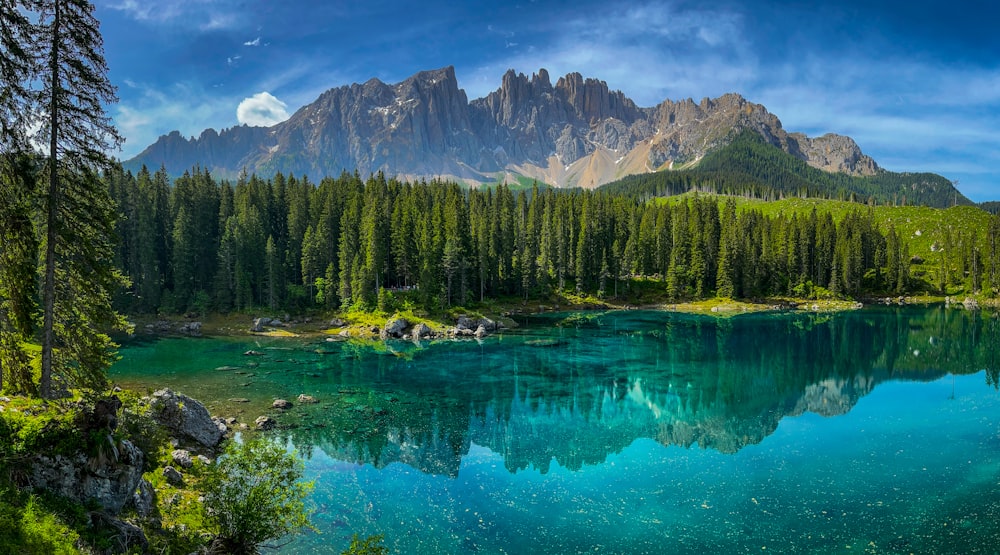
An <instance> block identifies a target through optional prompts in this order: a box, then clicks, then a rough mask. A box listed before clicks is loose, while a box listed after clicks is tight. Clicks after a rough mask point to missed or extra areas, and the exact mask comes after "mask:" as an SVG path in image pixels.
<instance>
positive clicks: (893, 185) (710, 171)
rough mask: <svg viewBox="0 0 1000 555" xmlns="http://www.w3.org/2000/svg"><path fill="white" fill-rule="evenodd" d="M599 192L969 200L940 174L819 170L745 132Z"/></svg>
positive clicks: (927, 202)
mask: <svg viewBox="0 0 1000 555" xmlns="http://www.w3.org/2000/svg"><path fill="white" fill-rule="evenodd" d="M602 190H606V191H608V192H612V193H620V194H625V195H629V196H633V197H638V198H652V197H657V196H669V195H675V194H681V193H684V192H687V191H692V190H699V191H704V192H712V193H722V194H732V195H741V196H750V197H754V198H760V199H767V200H775V199H781V198H788V197H802V198H825V199H839V200H853V201H857V202H872V203H874V204H890V205H922V206H933V207H938V208H945V207H948V206H954V205H972V204H973V203H972V201H970V200H969V199H967V198H966V197H965V196H963V195H962V194H961V193H960V192H958V190H957V189H955V187H954V186H953V185H952V183H951V182H950V181H949V180H948V179H946V178H944V177H942V176H940V175H936V174H932V173H897V172H890V171H884V170H883V171H880V172H879V173H877V174H876V175H873V176H867V177H857V176H851V175H847V174H842V173H830V172H825V171H822V170H818V169H816V168H813V167H811V166H809V165H808V164H806V163H805V162H804V161H802V160H799V159H798V158H796V157H795V156H792V155H791V154H788V153H786V152H784V151H782V150H781V149H779V148H777V147H775V146H773V145H771V144H769V143H767V142H766V141H765V140H764V139H763V138H762V137H761V136H760V135H757V134H756V133H753V132H750V131H745V132H743V133H741V134H739V135H737V136H736V137H735V138H734V139H733V141H732V142H731V143H729V144H728V145H726V146H724V147H722V148H719V149H718V150H715V151H713V152H710V153H709V154H707V155H705V157H704V158H702V160H701V161H700V162H699V163H698V165H697V166H696V167H695V168H693V169H690V170H684V171H661V172H655V173H649V174H642V175H632V176H628V177H626V178H623V179H621V180H619V181H616V182H613V183H609V184H607V185H605V186H604V187H602Z"/></svg>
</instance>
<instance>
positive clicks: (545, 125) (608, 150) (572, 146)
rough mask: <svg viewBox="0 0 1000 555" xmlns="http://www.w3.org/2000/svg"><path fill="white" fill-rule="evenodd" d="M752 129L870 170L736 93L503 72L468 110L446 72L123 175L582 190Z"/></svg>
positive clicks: (161, 145) (840, 165)
mask: <svg viewBox="0 0 1000 555" xmlns="http://www.w3.org/2000/svg"><path fill="white" fill-rule="evenodd" d="M747 129H749V130H753V131H755V132H757V133H759V134H760V135H761V136H763V137H764V138H765V139H767V140H768V141H769V142H770V143H772V144H774V145H775V146H778V147H780V148H782V149H783V150H785V151H786V152H789V153H791V154H793V155H795V156H797V157H799V158H801V159H803V160H805V161H806V162H808V163H809V164H811V165H813V166H814V167H817V168H820V169H824V170H827V171H838V172H846V173H851V174H857V175H867V174H871V173H874V172H875V171H876V170H877V168H878V166H877V165H876V164H875V162H874V161H873V160H872V159H871V158H869V157H867V156H865V155H864V154H862V153H861V151H860V149H859V148H858V147H857V145H856V144H855V143H854V141H852V140H851V139H850V138H848V137H841V136H837V135H825V136H823V137H819V138H816V139H810V138H809V137H806V136H805V135H802V134H798V133H796V134H789V133H787V132H786V131H785V130H784V129H783V128H782V127H781V122H780V121H779V120H778V118H777V117H776V116H774V115H773V114H771V113H769V112H768V111H767V109H766V108H764V107H763V106H761V105H759V104H754V103H751V102H748V101H747V100H746V99H744V98H743V97H741V96H739V95H737V94H727V95H723V96H722V97H719V98H716V99H707V98H706V99H704V100H702V101H701V102H700V103H695V102H694V101H693V100H690V99H688V100H682V101H679V102H674V101H670V100H666V101H664V102H662V103H661V104H659V105H658V106H656V107H653V108H639V107H637V106H636V105H635V103H634V102H633V101H632V100H630V99H629V98H628V97H626V96H625V95H624V94H623V93H622V92H621V91H611V90H609V89H608V86H607V83H605V82H603V81H600V80H597V79H590V78H584V77H583V76H582V75H580V74H579V73H570V74H568V75H566V76H564V77H560V78H559V79H558V80H557V81H556V83H555V85H553V84H552V82H551V81H550V78H549V74H548V72H547V71H545V70H544V69H542V70H539V72H538V73H536V74H534V75H532V76H531V77H528V76H526V75H524V74H519V73H515V72H514V71H513V70H511V71H508V72H507V73H506V74H504V76H503V79H502V82H501V85H500V88H499V89H497V90H496V91H494V92H492V93H490V94H488V95H487V96H486V97H485V98H480V99H476V100H473V101H471V102H469V100H468V99H467V97H466V95H465V92H464V91H463V90H462V89H460V88H458V81H457V79H456V77H455V70H454V68H452V67H447V68H443V69H438V70H433V71H424V72H420V73H417V74H416V75H414V76H412V77H410V78H409V79H406V80H405V81H403V82H401V83H397V84H395V85H388V84H386V83H383V82H381V81H379V80H378V79H371V80H369V81H367V82H365V83H364V84H354V85H350V86H343V87H339V88H336V89H330V90H329V91H327V92H325V93H323V94H322V95H320V97H319V98H318V99H317V100H316V101H315V102H313V103H312V104H309V105H308V106H305V107H303V108H301V109H300V110H298V111H297V112H296V113H295V114H294V115H293V116H292V117H291V118H290V119H288V120H287V121H285V122H282V123H280V124H277V125H275V126H273V127H270V128H251V127H245V126H244V127H236V128H232V129H227V130H223V131H222V132H221V133H217V132H215V131H214V130H212V129H209V130H206V131H205V132H203V133H202V134H201V136H200V137H198V138H196V139H195V138H192V139H190V140H188V139H184V138H183V137H181V136H180V134H179V133H177V132H174V133H171V134H169V135H165V136H163V137H161V138H160V139H159V140H158V141H157V142H156V143H154V144H153V145H151V146H150V147H149V148H147V149H146V150H145V151H143V152H142V153H141V154H140V155H139V156H137V157H136V158H134V159H132V160H130V161H129V162H127V163H126V166H127V167H129V168H133V169H135V168H138V167H139V166H141V165H142V164H146V165H147V166H149V167H152V168H158V167H159V166H160V165H161V164H163V165H165V166H166V168H167V171H168V172H169V173H172V174H180V173H182V172H183V171H184V170H186V169H188V168H190V167H192V166H194V165H196V164H199V165H201V166H202V167H205V168H207V169H209V170H210V171H212V172H213V173H215V174H217V175H220V176H230V177H231V176H235V175H238V174H239V173H240V172H241V171H242V170H243V169H244V168H245V169H246V170H247V171H249V172H255V173H258V174H260V175H264V176H267V175H272V174H274V173H276V172H279V171H280V172H283V173H286V174H287V173H294V174H299V175H301V174H307V175H310V176H313V177H319V176H324V175H338V174H340V173H341V172H342V171H354V170H355V169H357V170H359V171H360V172H361V173H362V174H368V173H373V172H378V171H382V172H385V173H386V174H388V175H399V176H403V177H408V178H413V177H447V178H452V179H459V180H465V181H469V182H491V181H495V180H496V179H497V176H498V175H500V174H501V173H503V172H513V173H517V174H521V175H526V176H529V177H533V178H536V179H539V180H541V181H544V182H546V183H550V184H555V185H559V186H577V185H579V186H585V187H594V186H598V185H601V184H603V183H607V182H609V181H611V180H614V179H617V178H620V177H623V176H624V175H629V174H635V173H644V172H649V171H655V170H657V169H662V168H671V167H682V166H684V165H685V164H688V165H690V164H693V163H696V162H697V161H698V160H699V159H700V158H701V157H702V156H703V155H704V154H705V153H706V152H709V151H710V150H712V149H714V148H717V147H719V146H723V145H725V144H727V142H728V141H729V140H731V138H732V137H734V136H735V135H736V134H737V133H739V132H740V131H743V130H747Z"/></svg>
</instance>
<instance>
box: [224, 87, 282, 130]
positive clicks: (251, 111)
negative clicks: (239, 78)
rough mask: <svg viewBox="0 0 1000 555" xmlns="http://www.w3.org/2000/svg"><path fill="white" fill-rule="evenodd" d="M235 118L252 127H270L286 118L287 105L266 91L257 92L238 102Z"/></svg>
mask: <svg viewBox="0 0 1000 555" xmlns="http://www.w3.org/2000/svg"><path fill="white" fill-rule="evenodd" d="M236 119H237V121H239V122H240V123H242V124H245V125H250V126H253V127H270V126H272V125H275V124H277V123H281V122H283V121H285V120H286V119H288V105H287V104H285V103H284V102H282V101H280V100H278V99H277V98H275V97H274V96H273V95H272V94H271V93H269V92H267V91H264V92H259V93H257V94H255V95H253V96H251V97H250V98H244V99H243V101H242V102H240V105H239V106H238V107H237V108H236Z"/></svg>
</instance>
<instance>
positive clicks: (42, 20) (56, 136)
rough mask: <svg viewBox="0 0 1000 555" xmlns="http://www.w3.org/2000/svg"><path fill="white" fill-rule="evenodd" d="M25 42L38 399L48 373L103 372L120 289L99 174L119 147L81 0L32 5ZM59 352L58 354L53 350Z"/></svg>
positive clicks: (93, 378) (87, 380)
mask: <svg viewBox="0 0 1000 555" xmlns="http://www.w3.org/2000/svg"><path fill="white" fill-rule="evenodd" d="M37 10H38V11H37V13H38V14H39V24H38V26H37V27H36V32H35V34H34V36H33V37H32V39H33V40H32V44H33V45H34V47H35V48H36V49H37V53H38V55H39V57H40V59H42V60H44V65H43V66H42V67H41V68H40V71H39V75H38V78H37V80H38V83H40V85H41V88H40V92H41V98H42V99H43V105H42V107H41V108H42V109H41V110H40V111H39V116H40V117H39V120H40V123H41V131H40V132H39V134H40V135H41V136H42V137H44V138H45V139H46V142H47V143H48V150H49V152H48V155H49V156H48V160H47V168H46V169H47V171H46V174H47V181H46V182H45V194H44V229H45V237H44V245H45V253H44V275H43V278H42V291H41V296H42V305H43V306H42V314H43V318H42V373H41V380H40V383H39V389H40V393H41V395H42V397H44V398H51V397H52V396H53V393H54V391H53V387H52V382H53V372H54V369H55V368H58V369H59V371H60V372H62V377H63V378H66V379H67V381H74V378H75V381H76V382H77V383H80V382H82V383H83V384H87V385H93V384H95V383H97V382H98V381H100V380H102V379H103V376H104V371H105V370H106V368H107V365H108V364H110V362H111V358H110V355H109V349H110V347H111V341H110V339H108V337H107V335H105V334H103V333H102V332H101V331H100V329H101V327H102V326H106V325H124V323H123V321H122V319H121V318H120V316H118V315H117V314H115V313H114V311H113V310H112V309H111V306H110V295H109V294H108V291H109V288H111V287H113V286H114V285H115V284H117V283H118V282H120V281H121V279H122V278H121V275H120V274H119V273H118V272H117V271H116V270H112V269H111V268H112V266H111V264H110V259H111V254H112V253H111V244H110V242H109V241H110V238H111V237H112V236H113V229H114V225H113V222H114V218H115V216H116V215H115V213H114V210H113V209H112V202H111V199H110V196H109V194H108V191H107V186H106V185H105V184H104V183H103V182H102V181H101V180H100V179H99V178H98V175H97V172H98V170H100V169H102V168H106V167H108V165H109V162H110V161H109V159H108V157H107V155H106V154H105V153H106V152H107V151H108V150H110V149H111V148H117V147H118V146H119V145H120V143H121V141H122V138H121V136H120V135H119V134H118V131H117V130H116V129H115V127H114V124H113V123H112V121H111V118H110V117H108V115H107V114H106V112H105V110H104V106H105V105H107V104H111V103H114V102H116V101H117V98H116V96H115V89H114V87H113V86H112V85H111V83H110V81H109V80H108V77H107V73H108V67H107V64H106V63H105V61H104V53H103V40H102V38H101V33H100V24H99V23H98V21H97V19H96V18H95V17H94V6H93V5H92V4H91V3H90V2H87V1H85V0H39V2H38V4H37ZM56 347H59V348H58V349H57V348H56Z"/></svg>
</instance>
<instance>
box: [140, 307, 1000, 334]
mask: <svg viewBox="0 0 1000 555" xmlns="http://www.w3.org/2000/svg"><path fill="white" fill-rule="evenodd" d="M936 304H943V305H945V306H948V307H954V308H959V309H972V310H977V309H987V310H996V309H1000V299H975V298H971V297H970V298H967V299H958V298H951V297H937V296H933V297H932V296H899V297H883V298H873V299H866V300H865V302H861V301H854V300H813V299H797V298H793V297H773V298H767V299H759V300H734V299H725V298H715V299H706V300H702V301H687V302H680V303H647V304H630V303H627V302H623V303H617V302H611V301H601V300H597V299H587V300H575V299H571V298H566V297H560V298H550V299H533V300H531V301H520V302H516V303H502V302H494V303H491V304H489V305H487V306H481V307H474V308H470V309H464V308H461V307H456V308H453V309H450V310H447V311H442V312H439V313H429V312H426V311H416V310H407V311H396V312H393V313H386V312H379V311H367V312H358V311H355V312H336V313H332V314H325V315H321V314H311V315H300V316H291V315H289V314H281V315H277V316H273V317H271V318H274V319H275V320H276V323H275V324H273V325H265V326H264V327H263V331H252V329H251V328H252V325H253V322H254V320H255V319H258V318H261V317H265V316H264V315H265V314H268V311H266V310H260V311H256V312H249V313H247V312H240V313H236V312H234V313H229V314H221V313H209V314H205V315H193V314H187V315H132V316H129V317H128V318H129V321H130V322H132V323H133V324H134V325H135V330H134V332H133V333H132V334H131V335H130V338H136V337H160V336H181V337H184V336H188V337H200V336H210V337H290V338H291V337H298V338H320V337H325V338H328V340H331V341H339V340H351V339H363V340H384V339H386V338H383V337H380V330H381V329H383V328H384V327H385V325H386V323H387V322H390V321H391V320H393V319H395V318H404V319H406V320H407V322H409V324H410V325H411V326H414V325H417V324H424V325H426V326H427V327H428V329H429V330H430V332H431V334H432V337H447V336H449V333H450V334H451V335H452V336H454V335H455V334H454V329H455V326H456V321H457V320H458V318H459V317H461V316H469V317H471V318H485V319H489V320H492V321H495V322H498V323H500V324H502V326H503V327H507V328H513V327H517V323H516V322H515V320H514V319H513V318H514V317H516V316H520V315H533V314H545V313H552V312H575V311H595V310H654V311H664V312H677V313H684V314H702V315H706V316H711V317H715V318H731V317H735V316H739V315H741V314H750V313H761V312H775V313H779V312H820V313H833V312H844V311H849V310H859V309H862V308H864V307H866V306H913V305H918V306H930V305H936ZM265 318H266V317H265ZM269 319H270V318H269ZM397 339H398V337H397Z"/></svg>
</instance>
